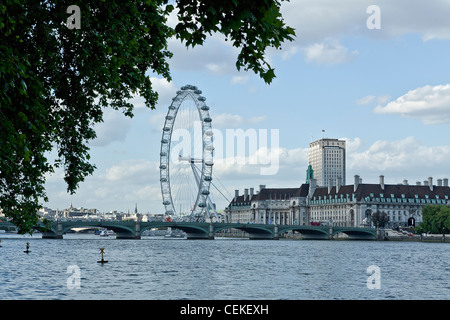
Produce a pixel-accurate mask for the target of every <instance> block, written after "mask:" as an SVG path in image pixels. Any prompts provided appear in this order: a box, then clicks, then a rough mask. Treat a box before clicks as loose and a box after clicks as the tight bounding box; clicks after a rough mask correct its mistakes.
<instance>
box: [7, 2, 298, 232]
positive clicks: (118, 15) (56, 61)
mask: <svg viewBox="0 0 450 320" xmlns="http://www.w3.org/2000/svg"><path fill="white" fill-rule="evenodd" d="M71 5H73V1H59V0H55V1H28V0H27V1H25V0H6V1H3V2H2V3H0V57H1V59H0V137H1V138H0V139H1V140H0V208H1V210H2V211H3V213H4V214H5V215H6V216H7V217H9V218H11V219H12V222H13V223H14V224H16V225H17V226H18V227H19V229H20V231H21V232H22V233H26V232H31V231H32V227H33V225H35V224H36V222H37V220H38V216H37V214H36V211H37V210H38V209H39V207H40V204H39V199H40V198H41V199H44V201H48V198H47V196H46V192H45V188H44V183H45V175H46V174H48V173H51V172H53V170H54V167H62V168H63V169H64V173H65V176H64V180H65V182H66V183H67V191H68V192H70V193H74V192H75V191H76V189H77V187H78V185H79V183H80V182H82V181H83V180H84V178H85V177H86V176H87V175H89V174H92V173H93V171H94V169H95V165H93V164H91V163H90V162H89V148H88V146H87V142H88V141H89V140H92V139H94V138H95V137H96V135H95V131H94V130H93V126H94V125H95V124H96V123H98V122H102V119H103V108H106V107H111V108H114V109H116V110H121V111H123V113H124V114H125V115H126V116H129V117H132V116H133V105H132V104H130V103H129V102H128V101H129V99H130V98H132V97H133V96H134V95H136V94H138V95H140V96H142V97H143V98H144V99H145V104H146V106H147V107H149V108H152V109H153V108H155V106H156V103H157V100H158V93H157V92H155V91H154V90H153V88H152V83H151V81H150V77H149V76H148V75H146V72H148V71H151V72H153V73H154V74H158V75H159V76H161V77H164V78H165V79H167V80H169V81H170V80H171V75H170V69H169V64H168V62H167V60H168V59H169V58H170V57H172V53H171V52H170V51H169V50H168V47H167V41H168V39H169V38H171V37H176V38H178V39H180V41H183V42H184V43H185V44H186V46H187V47H194V46H196V45H202V44H203V43H204V41H205V39H206V37H207V36H208V35H212V34H213V33H221V34H223V35H225V36H226V37H227V39H228V40H229V41H231V43H232V44H233V46H236V47H238V48H240V49H241V51H240V53H239V55H238V56H237V61H236V67H237V69H241V68H244V69H246V70H248V69H250V70H253V71H254V72H255V73H256V74H258V75H260V76H261V77H262V79H263V80H264V81H265V82H266V83H268V84H269V83H270V82H271V81H272V79H273V78H274V77H275V74H274V69H273V68H271V67H270V65H269V64H268V63H267V62H266V60H265V59H264V52H265V50H266V48H268V47H274V48H281V44H282V42H283V41H285V40H289V41H291V40H293V37H294V36H295V33H294V30H293V29H292V28H290V27H288V26H286V25H285V23H284V22H283V19H282V16H281V13H280V1H277V0H258V1H238V0H221V1H216V0H200V1H197V0H177V1H175V2H171V4H168V1H167V0H147V1H126V0H123V1H122V0H121V1H114V0H111V1H107V0H85V1H79V2H78V3H77V6H78V7H79V9H80V11H79V12H80V19H79V20H80V21H79V23H80V28H79V29H78V28H69V27H68V25H67V22H68V21H67V20H68V18H69V17H70V12H69V13H68V12H67V9H68V7H69V6H71ZM175 8H176V10H177V11H176V12H177V16H178V24H177V25H176V26H175V27H174V28H172V27H170V26H168V25H167V18H168V15H169V14H170V13H171V12H172V11H173V12H175V11H174V10H175ZM75 19H76V17H75ZM54 149H55V150H57V159H56V162H55V163H53V164H52V163H49V161H48V159H47V158H46V154H47V153H48V152H49V151H51V150H54Z"/></svg>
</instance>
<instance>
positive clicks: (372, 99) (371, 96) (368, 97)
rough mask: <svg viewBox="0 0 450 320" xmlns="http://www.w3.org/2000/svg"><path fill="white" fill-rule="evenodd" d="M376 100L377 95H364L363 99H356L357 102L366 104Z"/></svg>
mask: <svg viewBox="0 0 450 320" xmlns="http://www.w3.org/2000/svg"><path fill="white" fill-rule="evenodd" d="M374 100H375V96H373V95H368V96H365V97H363V98H361V99H358V100H356V104H359V105H366V104H369V103H371V102H372V101H374Z"/></svg>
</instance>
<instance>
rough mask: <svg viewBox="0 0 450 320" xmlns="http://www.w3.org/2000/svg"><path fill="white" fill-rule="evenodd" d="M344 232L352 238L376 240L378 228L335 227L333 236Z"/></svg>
mask: <svg viewBox="0 0 450 320" xmlns="http://www.w3.org/2000/svg"><path fill="white" fill-rule="evenodd" d="M341 232H342V233H344V234H346V235H347V236H348V238H349V239H350V240H375V239H376V238H377V231H376V229H372V228H356V227H333V236H335V235H337V234H338V233H341Z"/></svg>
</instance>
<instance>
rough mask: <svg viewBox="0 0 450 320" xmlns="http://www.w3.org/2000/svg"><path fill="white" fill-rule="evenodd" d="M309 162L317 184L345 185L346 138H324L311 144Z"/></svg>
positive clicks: (322, 185) (324, 185) (321, 185)
mask: <svg viewBox="0 0 450 320" xmlns="http://www.w3.org/2000/svg"><path fill="white" fill-rule="evenodd" d="M308 162H309V165H310V166H311V168H312V171H313V172H314V178H315V179H316V180H317V185H318V186H320V187H326V186H328V185H331V186H335V185H336V184H337V183H338V182H337V181H338V180H340V184H341V185H345V175H346V172H345V140H338V139H329V138H322V139H320V140H317V141H314V142H311V143H310V144H309V155H308Z"/></svg>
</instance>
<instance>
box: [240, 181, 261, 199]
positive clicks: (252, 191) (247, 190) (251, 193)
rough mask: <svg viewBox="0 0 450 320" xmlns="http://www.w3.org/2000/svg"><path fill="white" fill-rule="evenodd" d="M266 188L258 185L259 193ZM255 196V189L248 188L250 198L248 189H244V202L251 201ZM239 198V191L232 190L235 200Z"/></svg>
mask: <svg viewBox="0 0 450 320" xmlns="http://www.w3.org/2000/svg"><path fill="white" fill-rule="evenodd" d="M265 187H266V185H265V184H260V185H259V192H261V190H262V189H264V188H265ZM254 195H255V188H250V197H249V189H244V201H247V200H251V199H252V198H253V196H254ZM238 197H239V190H234V198H235V199H237V198H238Z"/></svg>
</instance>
